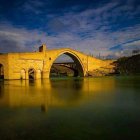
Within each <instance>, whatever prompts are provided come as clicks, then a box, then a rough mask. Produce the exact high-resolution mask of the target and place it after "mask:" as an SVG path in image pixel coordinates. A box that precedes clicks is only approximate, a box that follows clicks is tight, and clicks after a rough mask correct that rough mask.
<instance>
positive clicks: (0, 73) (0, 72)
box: [0, 64, 4, 79]
mask: <svg viewBox="0 0 140 140" xmlns="http://www.w3.org/2000/svg"><path fill="white" fill-rule="evenodd" d="M0 79H4V66H3V64H0Z"/></svg>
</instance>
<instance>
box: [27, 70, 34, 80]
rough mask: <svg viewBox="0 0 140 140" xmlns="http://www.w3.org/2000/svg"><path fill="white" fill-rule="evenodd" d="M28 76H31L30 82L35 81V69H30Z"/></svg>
mask: <svg viewBox="0 0 140 140" xmlns="http://www.w3.org/2000/svg"><path fill="white" fill-rule="evenodd" d="M28 75H29V80H34V79H35V70H34V69H29V70H28Z"/></svg>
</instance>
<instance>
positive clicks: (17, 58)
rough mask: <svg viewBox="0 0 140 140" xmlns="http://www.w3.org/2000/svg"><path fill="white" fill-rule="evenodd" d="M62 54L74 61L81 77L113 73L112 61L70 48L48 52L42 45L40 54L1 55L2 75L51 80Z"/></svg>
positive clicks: (0, 68) (14, 77) (0, 73)
mask: <svg viewBox="0 0 140 140" xmlns="http://www.w3.org/2000/svg"><path fill="white" fill-rule="evenodd" d="M62 54H66V55H68V56H70V57H71V58H72V59H73V60H74V63H76V65H77V66H78V72H79V75H80V76H87V75H88V73H90V72H94V71H98V70H101V71H104V72H105V73H110V72H111V71H113V67H114V66H113V65H112V62H113V61H111V60H100V59H97V58H94V57H91V56H88V55H86V54H84V53H81V52H78V51H75V50H73V49H69V48H63V49H54V50H48V49H47V48H46V46H45V45H42V46H41V47H39V51H38V52H25V53H7V54H0V75H1V77H4V79H29V78H30V77H32V78H34V79H41V78H49V75H50V69H51V66H52V64H53V62H54V61H55V60H56V59H57V58H58V57H59V56H60V55H62Z"/></svg>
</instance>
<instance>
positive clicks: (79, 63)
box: [49, 51, 84, 77]
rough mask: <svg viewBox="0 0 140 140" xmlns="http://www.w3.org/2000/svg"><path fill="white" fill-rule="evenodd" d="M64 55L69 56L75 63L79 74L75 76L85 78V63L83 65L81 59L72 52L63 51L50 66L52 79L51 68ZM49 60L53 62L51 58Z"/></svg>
mask: <svg viewBox="0 0 140 140" xmlns="http://www.w3.org/2000/svg"><path fill="white" fill-rule="evenodd" d="M63 54H65V55H67V56H69V57H70V58H71V59H72V60H73V61H74V63H75V64H76V70H77V72H76V73H75V74H74V76H75V77H76V76H80V77H83V76H84V66H83V63H82V61H81V59H80V58H79V57H78V56H77V55H76V54H75V53H73V52H71V51H63V52H61V53H60V54H58V55H57V57H55V59H53V61H52V63H51V65H50V69H49V77H50V73H51V67H52V65H53V63H54V62H55V60H56V59H57V58H59V57H60V56H61V55H63ZM49 59H50V60H51V58H49Z"/></svg>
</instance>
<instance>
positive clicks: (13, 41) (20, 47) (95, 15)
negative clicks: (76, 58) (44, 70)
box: [0, 0, 140, 57]
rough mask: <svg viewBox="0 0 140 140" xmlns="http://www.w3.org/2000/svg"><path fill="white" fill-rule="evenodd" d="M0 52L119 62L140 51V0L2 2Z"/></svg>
mask: <svg viewBox="0 0 140 140" xmlns="http://www.w3.org/2000/svg"><path fill="white" fill-rule="evenodd" d="M0 3H1V4H0V52H2V53H4V52H23V51H35V50H37V49H38V46H40V45H41V44H42V43H46V44H47V47H48V49H54V48H64V47H65V48H66V47H67V48H73V49H76V50H79V51H81V52H84V53H86V54H93V55H95V56H97V55H98V54H99V53H100V55H102V56H109V55H113V56H116V57H120V56H122V55H127V54H129V53H130V52H131V51H132V50H133V49H140V1H139V0H100V1H99V0H0Z"/></svg>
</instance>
